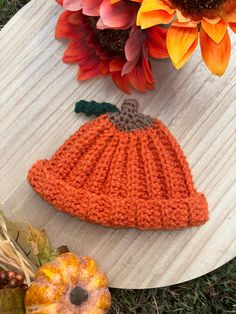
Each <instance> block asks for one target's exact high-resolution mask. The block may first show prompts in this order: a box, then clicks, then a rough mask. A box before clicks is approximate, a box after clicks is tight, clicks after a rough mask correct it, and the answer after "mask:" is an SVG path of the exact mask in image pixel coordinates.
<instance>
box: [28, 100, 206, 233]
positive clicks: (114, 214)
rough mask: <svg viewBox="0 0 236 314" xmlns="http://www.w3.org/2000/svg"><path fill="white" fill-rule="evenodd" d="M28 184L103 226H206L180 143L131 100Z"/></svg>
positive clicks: (36, 171)
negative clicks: (139, 110) (140, 111)
mask: <svg viewBox="0 0 236 314" xmlns="http://www.w3.org/2000/svg"><path fill="white" fill-rule="evenodd" d="M93 104H94V102H93ZM87 108H89V107H87ZM113 109H114V108H113ZM113 111H115V110H113ZM28 180H29V182H30V184H31V185H32V187H33V189H34V190H35V191H36V192H37V193H39V194H40V195H41V196H42V197H43V198H44V199H45V200H46V201H48V202H49V203H51V204H53V205H54V206H55V207H56V208H57V209H59V210H62V211H64V212H67V213H69V214H70V215H73V216H78V217H79V218H80V219H81V220H87V221H89V222H93V223H99V224H102V225H104V226H110V227H135V228H138V229H176V228H184V227H190V226H198V225H201V224H203V223H205V222H206V220H207V219H208V206H207V201H206V199H205V197H204V195H203V194H202V193H198V192H197V191H196V190H195V188H194V184H193V180H192V175H191V172H190V169H189V166H188V163H187V161H186V158H185V156H184V154H183V152H182V150H181V149H180V147H179V145H178V143H177V142H176V140H175V139H174V137H173V136H172V135H171V133H170V131H169V130H168V129H167V128H166V127H165V126H164V124H163V123H162V122H161V121H159V120H158V119H153V118H151V117H149V116H146V115H143V114H140V113H138V112H137V102H136V101H135V100H127V101H125V102H124V104H123V105H122V107H121V111H117V112H113V113H108V114H102V115H101V116H99V117H98V118H96V119H94V120H92V121H90V122H88V123H86V124H84V125H83V126H82V127H81V128H80V129H79V130H78V131H77V132H76V133H75V134H74V135H72V136H71V137H70V138H69V139H68V140H67V141H66V142H65V143H64V144H63V145H62V146H61V147H60V148H59V149H58V150H57V152H56V153H55V154H54V155H53V157H52V158H51V160H39V161H37V162H36V163H35V164H34V166H33V167H32V168H31V170H30V171H29V174H28Z"/></svg>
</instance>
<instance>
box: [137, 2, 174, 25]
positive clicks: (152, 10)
mask: <svg viewBox="0 0 236 314" xmlns="http://www.w3.org/2000/svg"><path fill="white" fill-rule="evenodd" d="M174 13H175V10H174V9H172V8H170V6H169V5H168V4H167V3H166V2H164V1H162V0H154V1H149V0H144V1H143V2H142V4H141V7H140V9H139V11H138V14H137V21H136V24H137V25H139V26H141V28H143V29H144V28H148V27H151V26H154V25H157V24H169V23H170V22H171V21H172V20H173V18H174Z"/></svg>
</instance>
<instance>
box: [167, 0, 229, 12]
mask: <svg viewBox="0 0 236 314" xmlns="http://www.w3.org/2000/svg"><path fill="white" fill-rule="evenodd" d="M171 2H172V3H173V4H174V5H175V6H176V7H177V8H178V9H180V10H181V11H182V12H183V13H186V14H190V15H191V14H204V13H209V12H211V11H212V10H216V9H218V8H219V7H220V6H221V5H222V4H223V3H224V2H225V0H171Z"/></svg>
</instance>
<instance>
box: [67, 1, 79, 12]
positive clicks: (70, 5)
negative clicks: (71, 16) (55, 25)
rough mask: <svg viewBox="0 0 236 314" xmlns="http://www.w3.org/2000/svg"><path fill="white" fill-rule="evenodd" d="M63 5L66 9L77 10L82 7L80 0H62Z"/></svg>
mask: <svg viewBox="0 0 236 314" xmlns="http://www.w3.org/2000/svg"><path fill="white" fill-rule="evenodd" d="M63 7H64V8H65V9H66V10H68V11H79V10H81V9H82V3H81V1H80V0H63Z"/></svg>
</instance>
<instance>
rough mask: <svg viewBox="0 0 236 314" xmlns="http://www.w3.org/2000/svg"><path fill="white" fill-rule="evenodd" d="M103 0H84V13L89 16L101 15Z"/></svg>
mask: <svg viewBox="0 0 236 314" xmlns="http://www.w3.org/2000/svg"><path fill="white" fill-rule="evenodd" d="M101 4H102V0H85V1H83V13H84V14H85V15H89V16H99V10H100V6H101Z"/></svg>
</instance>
